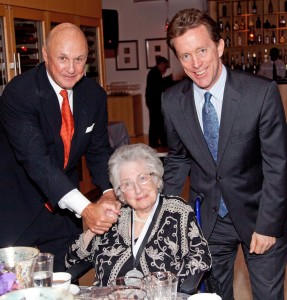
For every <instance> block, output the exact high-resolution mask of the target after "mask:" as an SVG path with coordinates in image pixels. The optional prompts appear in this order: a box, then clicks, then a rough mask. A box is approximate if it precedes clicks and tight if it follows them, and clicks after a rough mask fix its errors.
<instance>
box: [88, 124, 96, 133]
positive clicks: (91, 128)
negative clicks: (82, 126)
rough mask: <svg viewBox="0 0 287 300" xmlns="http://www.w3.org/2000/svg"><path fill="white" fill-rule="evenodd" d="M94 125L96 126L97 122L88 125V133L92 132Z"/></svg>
mask: <svg viewBox="0 0 287 300" xmlns="http://www.w3.org/2000/svg"><path fill="white" fill-rule="evenodd" d="M94 126H95V123H94V124H93V125H91V126H89V127H87V129H86V133H88V132H91V131H92V130H93V128H94Z"/></svg>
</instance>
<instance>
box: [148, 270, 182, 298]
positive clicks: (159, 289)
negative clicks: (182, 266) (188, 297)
mask: <svg viewBox="0 0 287 300" xmlns="http://www.w3.org/2000/svg"><path fill="white" fill-rule="evenodd" d="M144 281H145V287H146V289H147V292H148V298H149V299H152V300H175V299H176V295H177V284H178V278H177V276H176V275H174V274H172V273H171V272H161V271H160V272H152V273H150V274H148V275H147V276H145V278H144Z"/></svg>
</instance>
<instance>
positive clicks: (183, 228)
mask: <svg viewBox="0 0 287 300" xmlns="http://www.w3.org/2000/svg"><path fill="white" fill-rule="evenodd" d="M160 202H161V203H162V206H161V209H160V211H159V215H158V217H157V219H156V220H155V222H154V224H152V223H151V224H150V226H153V229H152V231H151V233H150V235H149V237H148V240H147V244H146V246H145V248H144V250H143V252H142V253H141V256H140V260H139V263H138V265H137V266H136V268H137V270H139V271H141V272H142V273H143V274H144V275H147V274H148V273H149V272H155V271H171V272H172V273H174V274H176V275H177V276H178V277H179V285H180V284H181V283H182V282H183V280H184V279H185V278H186V277H187V276H190V275H193V274H196V273H201V272H206V271H208V270H209V269H210V268H211V255H210V252H209V248H208V244H207V241H206V240H205V238H204V236H203V234H202V232H201V229H200V228H199V226H198V224H197V221H196V217H195V214H194V211H193V209H192V208H191V207H190V205H188V204H186V202H185V201H184V200H183V199H182V198H180V197H176V196H166V195H162V194H161V195H160ZM130 220H131V208H130V207H127V206H125V207H122V208H121V215H120V217H119V219H118V221H117V223H115V224H114V225H113V227H112V228H111V229H110V230H109V231H108V232H107V233H105V234H103V235H96V236H95V237H94V238H93V239H92V241H91V243H90V244H89V246H88V247H87V249H85V248H84V244H83V238H82V235H80V237H79V239H78V240H76V241H75V243H74V244H73V245H72V246H71V247H70V248H69V252H68V253H67V256H66V266H67V267H70V266H71V265H73V264H76V263H78V262H79V261H80V260H89V261H93V264H94V268H95V270H96V282H95V285H98V286H107V285H109V283H110V282H111V280H113V279H115V278H116V277H120V276H124V275H125V274H126V273H127V272H128V271H130V270H132V269H133V268H134V266H133V257H132V254H131V238H130V236H129V226H130Z"/></svg>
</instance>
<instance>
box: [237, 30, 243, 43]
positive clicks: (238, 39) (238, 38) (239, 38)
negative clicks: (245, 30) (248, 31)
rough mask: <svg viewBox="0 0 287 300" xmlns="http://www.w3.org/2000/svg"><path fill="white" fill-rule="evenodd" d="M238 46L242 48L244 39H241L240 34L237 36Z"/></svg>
mask: <svg viewBox="0 0 287 300" xmlns="http://www.w3.org/2000/svg"><path fill="white" fill-rule="evenodd" d="M237 46H242V38H241V34H240V33H238V36H237Z"/></svg>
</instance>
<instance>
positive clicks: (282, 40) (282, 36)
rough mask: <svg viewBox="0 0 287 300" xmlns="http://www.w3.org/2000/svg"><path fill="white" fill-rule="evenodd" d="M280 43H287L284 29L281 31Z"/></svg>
mask: <svg viewBox="0 0 287 300" xmlns="http://www.w3.org/2000/svg"><path fill="white" fill-rule="evenodd" d="M279 44H285V36H284V32H283V30H282V31H281V34H280V38H279Z"/></svg>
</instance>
